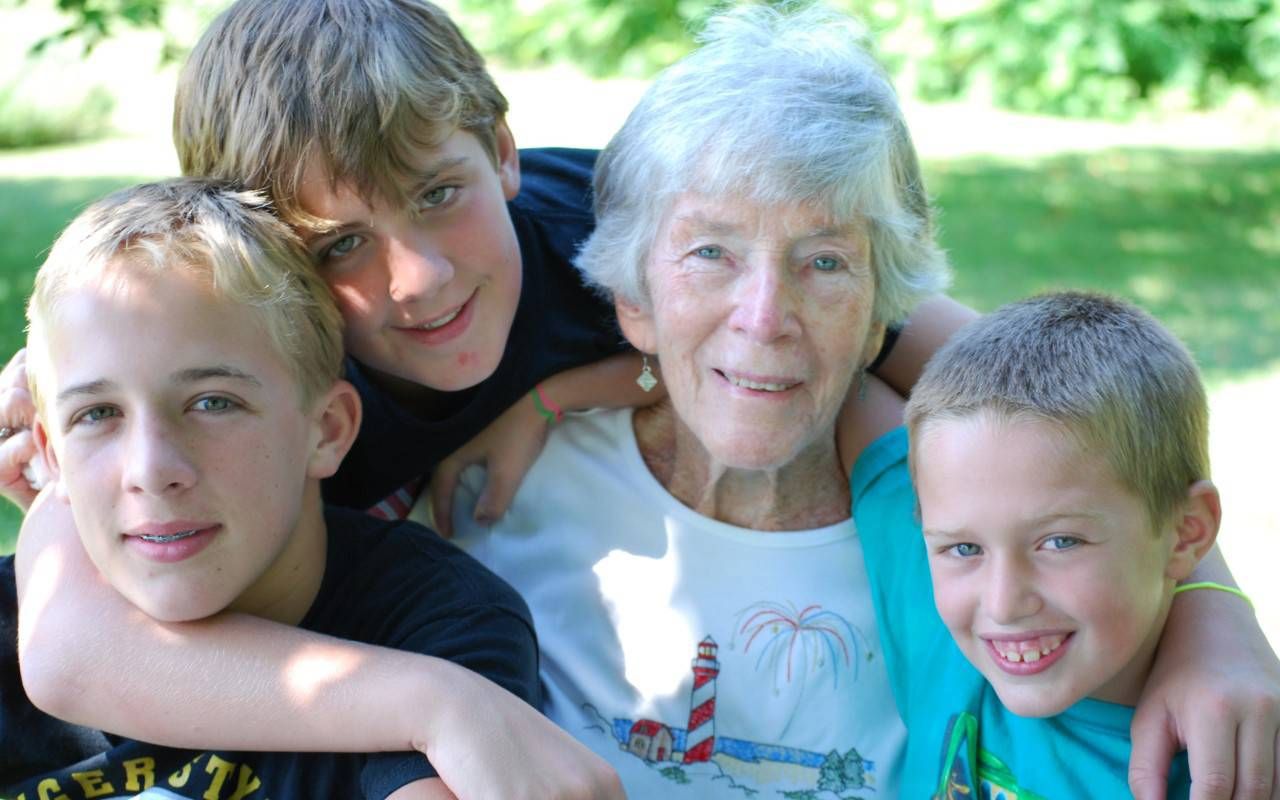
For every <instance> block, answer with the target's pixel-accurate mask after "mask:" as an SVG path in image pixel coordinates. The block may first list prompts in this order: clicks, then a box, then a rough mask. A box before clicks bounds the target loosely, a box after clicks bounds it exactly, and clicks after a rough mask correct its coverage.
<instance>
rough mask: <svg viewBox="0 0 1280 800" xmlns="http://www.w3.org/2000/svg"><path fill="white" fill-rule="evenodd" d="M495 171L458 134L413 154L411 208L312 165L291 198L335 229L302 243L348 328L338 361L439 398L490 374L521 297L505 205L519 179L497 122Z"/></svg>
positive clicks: (473, 143)
mask: <svg viewBox="0 0 1280 800" xmlns="http://www.w3.org/2000/svg"><path fill="white" fill-rule="evenodd" d="M498 133H499V136H498V155H499V163H498V166H497V168H496V169H495V167H494V163H493V160H492V159H491V158H490V157H489V155H488V153H486V152H485V150H484V148H483V147H482V146H481V144H480V141H479V140H478V139H477V138H476V137H475V136H473V135H472V134H470V133H467V132H466V131H462V130H458V131H455V132H454V133H453V134H451V135H450V136H449V137H448V138H447V139H445V140H444V141H443V142H442V143H441V144H440V145H439V146H438V147H434V148H429V149H423V150H422V152H421V153H420V154H419V159H418V164H417V173H418V177H417V179H416V185H415V191H414V194H415V195H416V196H417V197H418V202H417V204H416V205H415V206H414V207H412V208H394V207H391V206H389V205H388V204H387V203H386V202H385V201H383V200H375V201H374V203H373V205H369V204H368V203H367V202H365V200H364V199H362V198H361V197H360V195H359V194H358V193H357V192H356V191H355V188H354V187H353V186H351V185H349V184H346V183H339V184H338V185H337V187H336V189H335V188H333V187H332V186H331V184H330V181H329V177H328V174H327V173H326V171H325V169H324V167H323V165H322V164H320V163H319V162H318V161H313V162H312V163H310V164H309V165H308V167H307V169H306V171H305V172H304V174H303V181H302V186H301V187H300V188H299V191H298V199H299V201H300V203H301V205H302V207H303V209H304V210H305V211H306V212H307V213H309V214H312V215H314V216H316V217H320V218H322V219H328V220H333V221H334V223H335V226H334V227H333V229H332V230H330V231H328V232H325V233H323V234H322V235H318V236H317V235H314V234H311V235H308V242H307V244H308V247H309V248H310V249H311V251H312V252H313V253H315V255H316V256H317V258H318V259H319V262H320V265H321V274H322V275H323V276H324V278H325V281H326V282H327V283H328V284H329V288H330V289H331V290H332V291H333V294H334V297H335V298H336V300H337V302H338V308H339V310H340V311H341V312H342V317H343V319H344V321H345V322H346V348H347V352H348V353H350V354H351V355H352V356H354V357H355V358H356V359H358V360H359V361H361V362H362V363H363V364H365V365H366V366H368V367H371V368H372V369H373V370H375V371H376V372H379V373H382V374H383V375H386V376H390V377H391V378H395V379H399V380H402V381H406V382H408V383H410V384H416V385H418V386H424V387H428V388H431V389H436V390H440V391H458V390H461V389H466V388H469V387H471V386H474V385H476V384H477V383H479V382H481V381H483V380H484V379H486V378H488V377H489V376H490V375H492V374H493V371H494V370H495V369H497V367H498V363H499V361H501V359H502V354H503V351H504V350H505V349H506V344H507V335H508V334H509V333H510V331H511V323H512V321H513V320H514V319H515V312H516V306H517V304H518V303H519V299H520V284H521V272H520V247H519V243H518V242H517V240H516V235H515V229H514V228H513V227H512V224H511V217H510V214H509V213H508V211H507V206H506V202H507V200H510V199H511V198H513V197H515V195H516V192H517V191H518V190H519V186H520V173H519V166H518V160H517V156H516V150H515V144H514V142H513V141H512V139H511V134H510V132H509V131H508V130H507V129H506V126H505V125H499V131H498Z"/></svg>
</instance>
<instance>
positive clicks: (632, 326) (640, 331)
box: [613, 297, 658, 353]
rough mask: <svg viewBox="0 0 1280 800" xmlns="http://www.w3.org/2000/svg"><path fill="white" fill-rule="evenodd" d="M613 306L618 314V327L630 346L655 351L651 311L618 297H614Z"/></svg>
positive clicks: (656, 339)
mask: <svg viewBox="0 0 1280 800" xmlns="http://www.w3.org/2000/svg"><path fill="white" fill-rule="evenodd" d="M613 308H614V311H615V312H616V313H617V315H618V327H620V328H622V335H623V336H625V337H627V341H628V342H631V346H632V347H634V348H635V349H637V350H639V351H640V352H641V353H656V352H657V351H658V337H657V335H656V332H655V331H654V328H653V312H652V311H651V310H649V309H648V308H646V307H644V306H642V305H640V304H638V303H632V302H630V301H629V300H623V299H622V298H619V297H615V298H614V300H613Z"/></svg>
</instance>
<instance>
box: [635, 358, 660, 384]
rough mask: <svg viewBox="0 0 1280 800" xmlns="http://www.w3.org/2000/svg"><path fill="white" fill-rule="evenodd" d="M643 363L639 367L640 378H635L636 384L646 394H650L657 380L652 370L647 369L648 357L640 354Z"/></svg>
mask: <svg viewBox="0 0 1280 800" xmlns="http://www.w3.org/2000/svg"><path fill="white" fill-rule="evenodd" d="M641 358H643V359H644V363H643V364H642V365H641V366H640V377H638V378H636V383H637V384H639V386H640V388H641V389H644V390H645V391H646V392H652V391H653V387H655V386H657V385H658V379H657V378H655V377H654V376H653V370H651V369H649V357H648V356H647V355H644V354H643V353H641Z"/></svg>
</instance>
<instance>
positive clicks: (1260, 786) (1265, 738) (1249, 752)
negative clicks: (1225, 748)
mask: <svg viewBox="0 0 1280 800" xmlns="http://www.w3.org/2000/svg"><path fill="white" fill-rule="evenodd" d="M1276 725H1277V720H1276V719H1274V718H1272V719H1264V718H1261V717H1254V716H1252V715H1251V716H1249V717H1247V718H1245V720H1244V721H1243V722H1242V723H1241V724H1240V731H1239V734H1238V736H1237V741H1236V750H1237V752H1236V764H1237V767H1236V776H1235V794H1234V795H1232V800H1271V798H1274V797H1277V796H1280V789H1278V788H1277V787H1276V739H1277V733H1276Z"/></svg>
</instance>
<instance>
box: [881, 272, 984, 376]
mask: <svg viewBox="0 0 1280 800" xmlns="http://www.w3.org/2000/svg"><path fill="white" fill-rule="evenodd" d="M977 318H978V312H976V311H974V310H973V309H972V308H969V307H968V306H966V305H964V304H962V303H958V302H956V301H955V300H952V299H951V298H950V297H947V296H946V295H942V294H937V295H933V296H932V297H929V298H926V299H925V300H924V301H923V302H921V303H920V305H919V306H917V307H916V309H915V311H913V312H912V313H911V317H910V318H908V319H907V321H906V322H905V323H904V324H903V326H902V329H901V331H899V333H898V338H897V340H896V341H895V342H894V343H893V348H892V349H890V350H889V353H888V355H887V356H886V357H885V360H884V362H883V363H881V364H880V365H879V366H877V367H876V369H875V374H876V377H878V378H880V379H881V380H882V381H884V382H885V383H887V384H889V385H890V386H892V387H893V388H894V390H895V391H897V392H898V394H900V395H902V396H903V397H907V396H909V395H910V394H911V387H913V386H915V385H916V381H918V380H920V373H922V372H924V365H925V364H927V363H929V359H930V358H932V357H933V354H934V353H936V352H938V348H940V347H942V345H944V344H946V343H947V340H948V339H950V338H951V336H952V334H954V333H955V332H956V331H958V330H960V329H961V328H963V327H964V326H965V325H967V324H969V323H970V322H971V321H973V320H975V319H977Z"/></svg>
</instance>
